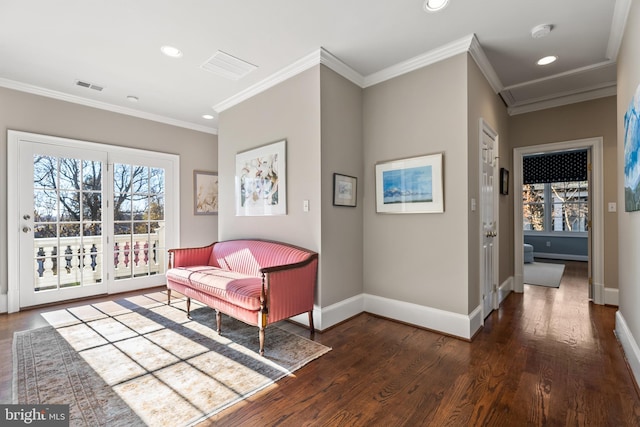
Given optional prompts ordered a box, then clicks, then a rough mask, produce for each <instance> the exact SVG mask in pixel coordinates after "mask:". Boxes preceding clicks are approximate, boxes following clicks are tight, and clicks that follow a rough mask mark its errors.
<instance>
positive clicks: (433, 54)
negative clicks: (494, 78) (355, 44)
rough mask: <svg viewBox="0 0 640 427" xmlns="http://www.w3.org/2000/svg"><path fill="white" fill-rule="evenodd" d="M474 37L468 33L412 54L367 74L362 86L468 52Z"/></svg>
mask: <svg viewBox="0 0 640 427" xmlns="http://www.w3.org/2000/svg"><path fill="white" fill-rule="evenodd" d="M474 38H475V35H473V34H471V35H468V36H466V37H463V38H461V39H459V40H456V41H453V42H451V43H447V44H446V45H444V46H441V47H439V48H437V49H433V50H430V51H429V52H426V53H423V54H422V55H418V56H414V57H413V58H411V59H408V60H406V61H403V62H400V63H398V64H396V65H392V66H391V67H388V68H385V69H384V70H380V71H378V72H375V73H373V74H369V75H368V76H366V77H365V78H364V85H363V87H364V88H367V87H369V86H373V85H377V84H378V83H382V82H384V81H386V80H390V79H392V78H394V77H398V76H401V75H403V74H406V73H409V72H411V71H414V70H417V69H419V68H423V67H426V66H428V65H431V64H435V63H436V62H440V61H442V60H445V59H447V58H450V57H452V56H455V55H458V54H460V53H464V52H468V51H469V47H470V46H471V43H472V41H473V39H474Z"/></svg>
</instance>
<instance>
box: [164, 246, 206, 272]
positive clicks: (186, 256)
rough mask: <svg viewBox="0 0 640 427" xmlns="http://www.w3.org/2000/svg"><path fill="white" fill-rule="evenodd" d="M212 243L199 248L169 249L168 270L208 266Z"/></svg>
mask: <svg viewBox="0 0 640 427" xmlns="http://www.w3.org/2000/svg"><path fill="white" fill-rule="evenodd" d="M213 245H214V243H212V244H210V245H208V246H202V247H199V248H175V249H169V268H176V267H190V266H193V265H208V264H209V259H210V258H211V251H212V250H213Z"/></svg>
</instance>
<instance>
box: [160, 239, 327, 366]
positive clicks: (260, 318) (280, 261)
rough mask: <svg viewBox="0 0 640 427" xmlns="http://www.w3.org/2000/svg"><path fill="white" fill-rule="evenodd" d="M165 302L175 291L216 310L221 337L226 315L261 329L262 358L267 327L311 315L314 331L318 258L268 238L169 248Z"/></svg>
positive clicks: (169, 301) (188, 309) (309, 252)
mask: <svg viewBox="0 0 640 427" xmlns="http://www.w3.org/2000/svg"><path fill="white" fill-rule="evenodd" d="M166 276H167V291H168V292H167V294H168V298H167V302H168V303H169V304H170V303H171V291H172V290H174V289H175V290H176V291H177V292H179V293H181V294H182V295H184V296H186V297H187V316H190V309H191V298H193V299H195V300H197V301H200V302H201V303H204V304H207V305H208V306H210V307H211V308H213V309H215V310H216V323H217V325H216V326H217V330H218V333H219V332H220V330H221V315H220V313H225V314H227V315H229V316H231V317H234V318H236V319H238V320H241V321H243V322H245V323H248V324H250V325H255V326H257V327H258V328H259V338H260V354H261V355H263V354H264V336H265V333H264V331H265V328H266V326H267V324H269V323H274V322H277V321H279V320H282V319H287V318H289V317H292V316H296V315H298V314H302V313H309V329H310V330H311V332H312V333H313V331H314V328H313V296H314V291H315V287H316V282H317V276H318V254H317V253H315V252H312V251H309V250H307V249H303V248H299V247H296V246H292V245H289V244H286V243H281V242H274V241H268V240H255V239H243V240H228V241H223V242H216V243H213V244H211V245H209V246H205V247H201V248H181V249H171V250H169V269H168V270H167V274H166Z"/></svg>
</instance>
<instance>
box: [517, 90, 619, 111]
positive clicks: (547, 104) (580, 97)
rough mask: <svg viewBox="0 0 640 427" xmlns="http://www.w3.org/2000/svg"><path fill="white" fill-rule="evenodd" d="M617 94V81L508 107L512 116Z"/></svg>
mask: <svg viewBox="0 0 640 427" xmlns="http://www.w3.org/2000/svg"><path fill="white" fill-rule="evenodd" d="M616 94H617V85H616V82H612V83H608V84H604V85H599V86H596V87H593V88H590V89H586V90H585V89H581V90H576V91H573V92H565V93H563V94H560V95H553V96H549V97H543V98H538V99H536V100H531V101H527V102H526V103H521V104H518V103H516V104H514V105H512V106H510V107H508V108H507V111H508V113H509V115H510V116H515V115H518V114H524V113H531V112H533V111H540V110H546V109H547V108H554V107H561V106H563V105H569V104H575V103H578V102H583V101H591V100H594V99H599V98H606V97H608V96H615V95H616Z"/></svg>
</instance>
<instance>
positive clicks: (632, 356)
mask: <svg viewBox="0 0 640 427" xmlns="http://www.w3.org/2000/svg"><path fill="white" fill-rule="evenodd" d="M615 332H616V336H617V337H618V341H620V344H621V345H622V349H623V350H624V355H625V357H626V358H627V361H628V362H629V366H630V367H631V371H632V372H633V376H634V378H635V380H636V384H640V348H638V343H637V342H636V340H635V338H634V337H633V335H632V334H631V330H629V327H628V326H627V322H626V321H625V320H624V317H623V316H622V313H620V311H619V310H618V311H617V312H616V329H615Z"/></svg>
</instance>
